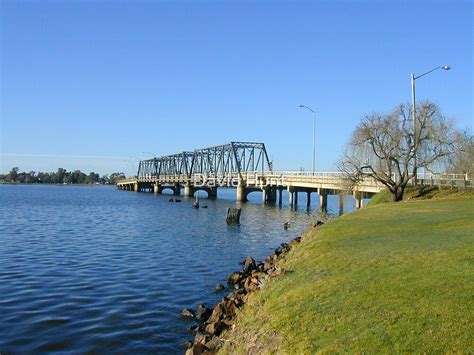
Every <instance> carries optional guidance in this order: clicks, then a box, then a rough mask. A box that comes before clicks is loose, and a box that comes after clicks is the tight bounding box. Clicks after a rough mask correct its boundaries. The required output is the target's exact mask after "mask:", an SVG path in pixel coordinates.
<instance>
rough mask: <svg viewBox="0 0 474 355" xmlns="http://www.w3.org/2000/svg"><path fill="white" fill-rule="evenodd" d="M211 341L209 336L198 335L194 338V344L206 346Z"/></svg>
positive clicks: (204, 334)
mask: <svg viewBox="0 0 474 355" xmlns="http://www.w3.org/2000/svg"><path fill="white" fill-rule="evenodd" d="M209 339H210V336H209V334H206V333H197V334H196V336H195V337H194V344H196V343H201V344H205V343H207V342H208V341H209Z"/></svg>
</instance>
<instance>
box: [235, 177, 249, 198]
mask: <svg viewBox="0 0 474 355" xmlns="http://www.w3.org/2000/svg"><path fill="white" fill-rule="evenodd" d="M246 186H247V183H246V182H245V181H244V180H241V181H239V184H238V185H237V196H236V201H237V202H247V189H246Z"/></svg>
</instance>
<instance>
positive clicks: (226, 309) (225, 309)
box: [219, 298, 237, 318]
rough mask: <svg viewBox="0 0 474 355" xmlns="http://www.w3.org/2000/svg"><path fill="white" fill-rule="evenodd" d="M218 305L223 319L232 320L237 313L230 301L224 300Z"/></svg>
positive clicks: (232, 302)
mask: <svg viewBox="0 0 474 355" xmlns="http://www.w3.org/2000/svg"><path fill="white" fill-rule="evenodd" d="M219 305H220V308H221V310H222V314H223V316H224V317H225V318H232V317H233V316H235V314H236V313H237V307H236V306H235V303H234V301H232V300H231V299H228V298H224V300H223V301H222V302H221V303H219Z"/></svg>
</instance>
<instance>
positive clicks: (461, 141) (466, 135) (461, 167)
mask: <svg viewBox="0 0 474 355" xmlns="http://www.w3.org/2000/svg"><path fill="white" fill-rule="evenodd" d="M455 140H456V146H457V149H456V152H455V153H454V154H453V155H451V156H450V158H449V160H448V162H447V165H446V171H447V172H450V173H454V174H460V173H462V174H467V175H468V176H472V175H473V174H474V135H473V134H472V133H471V132H470V131H469V130H465V131H462V132H458V133H456V136H455Z"/></svg>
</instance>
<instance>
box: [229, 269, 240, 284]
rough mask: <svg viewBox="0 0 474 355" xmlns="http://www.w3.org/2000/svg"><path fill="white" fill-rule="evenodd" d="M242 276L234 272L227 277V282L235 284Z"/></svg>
mask: <svg viewBox="0 0 474 355" xmlns="http://www.w3.org/2000/svg"><path fill="white" fill-rule="evenodd" d="M242 276H243V275H242V273H241V272H238V271H235V272H233V273H232V274H230V275H229V278H228V279H227V281H228V282H229V283H231V284H236V283H237V282H239V281H240V280H241V279H242Z"/></svg>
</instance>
